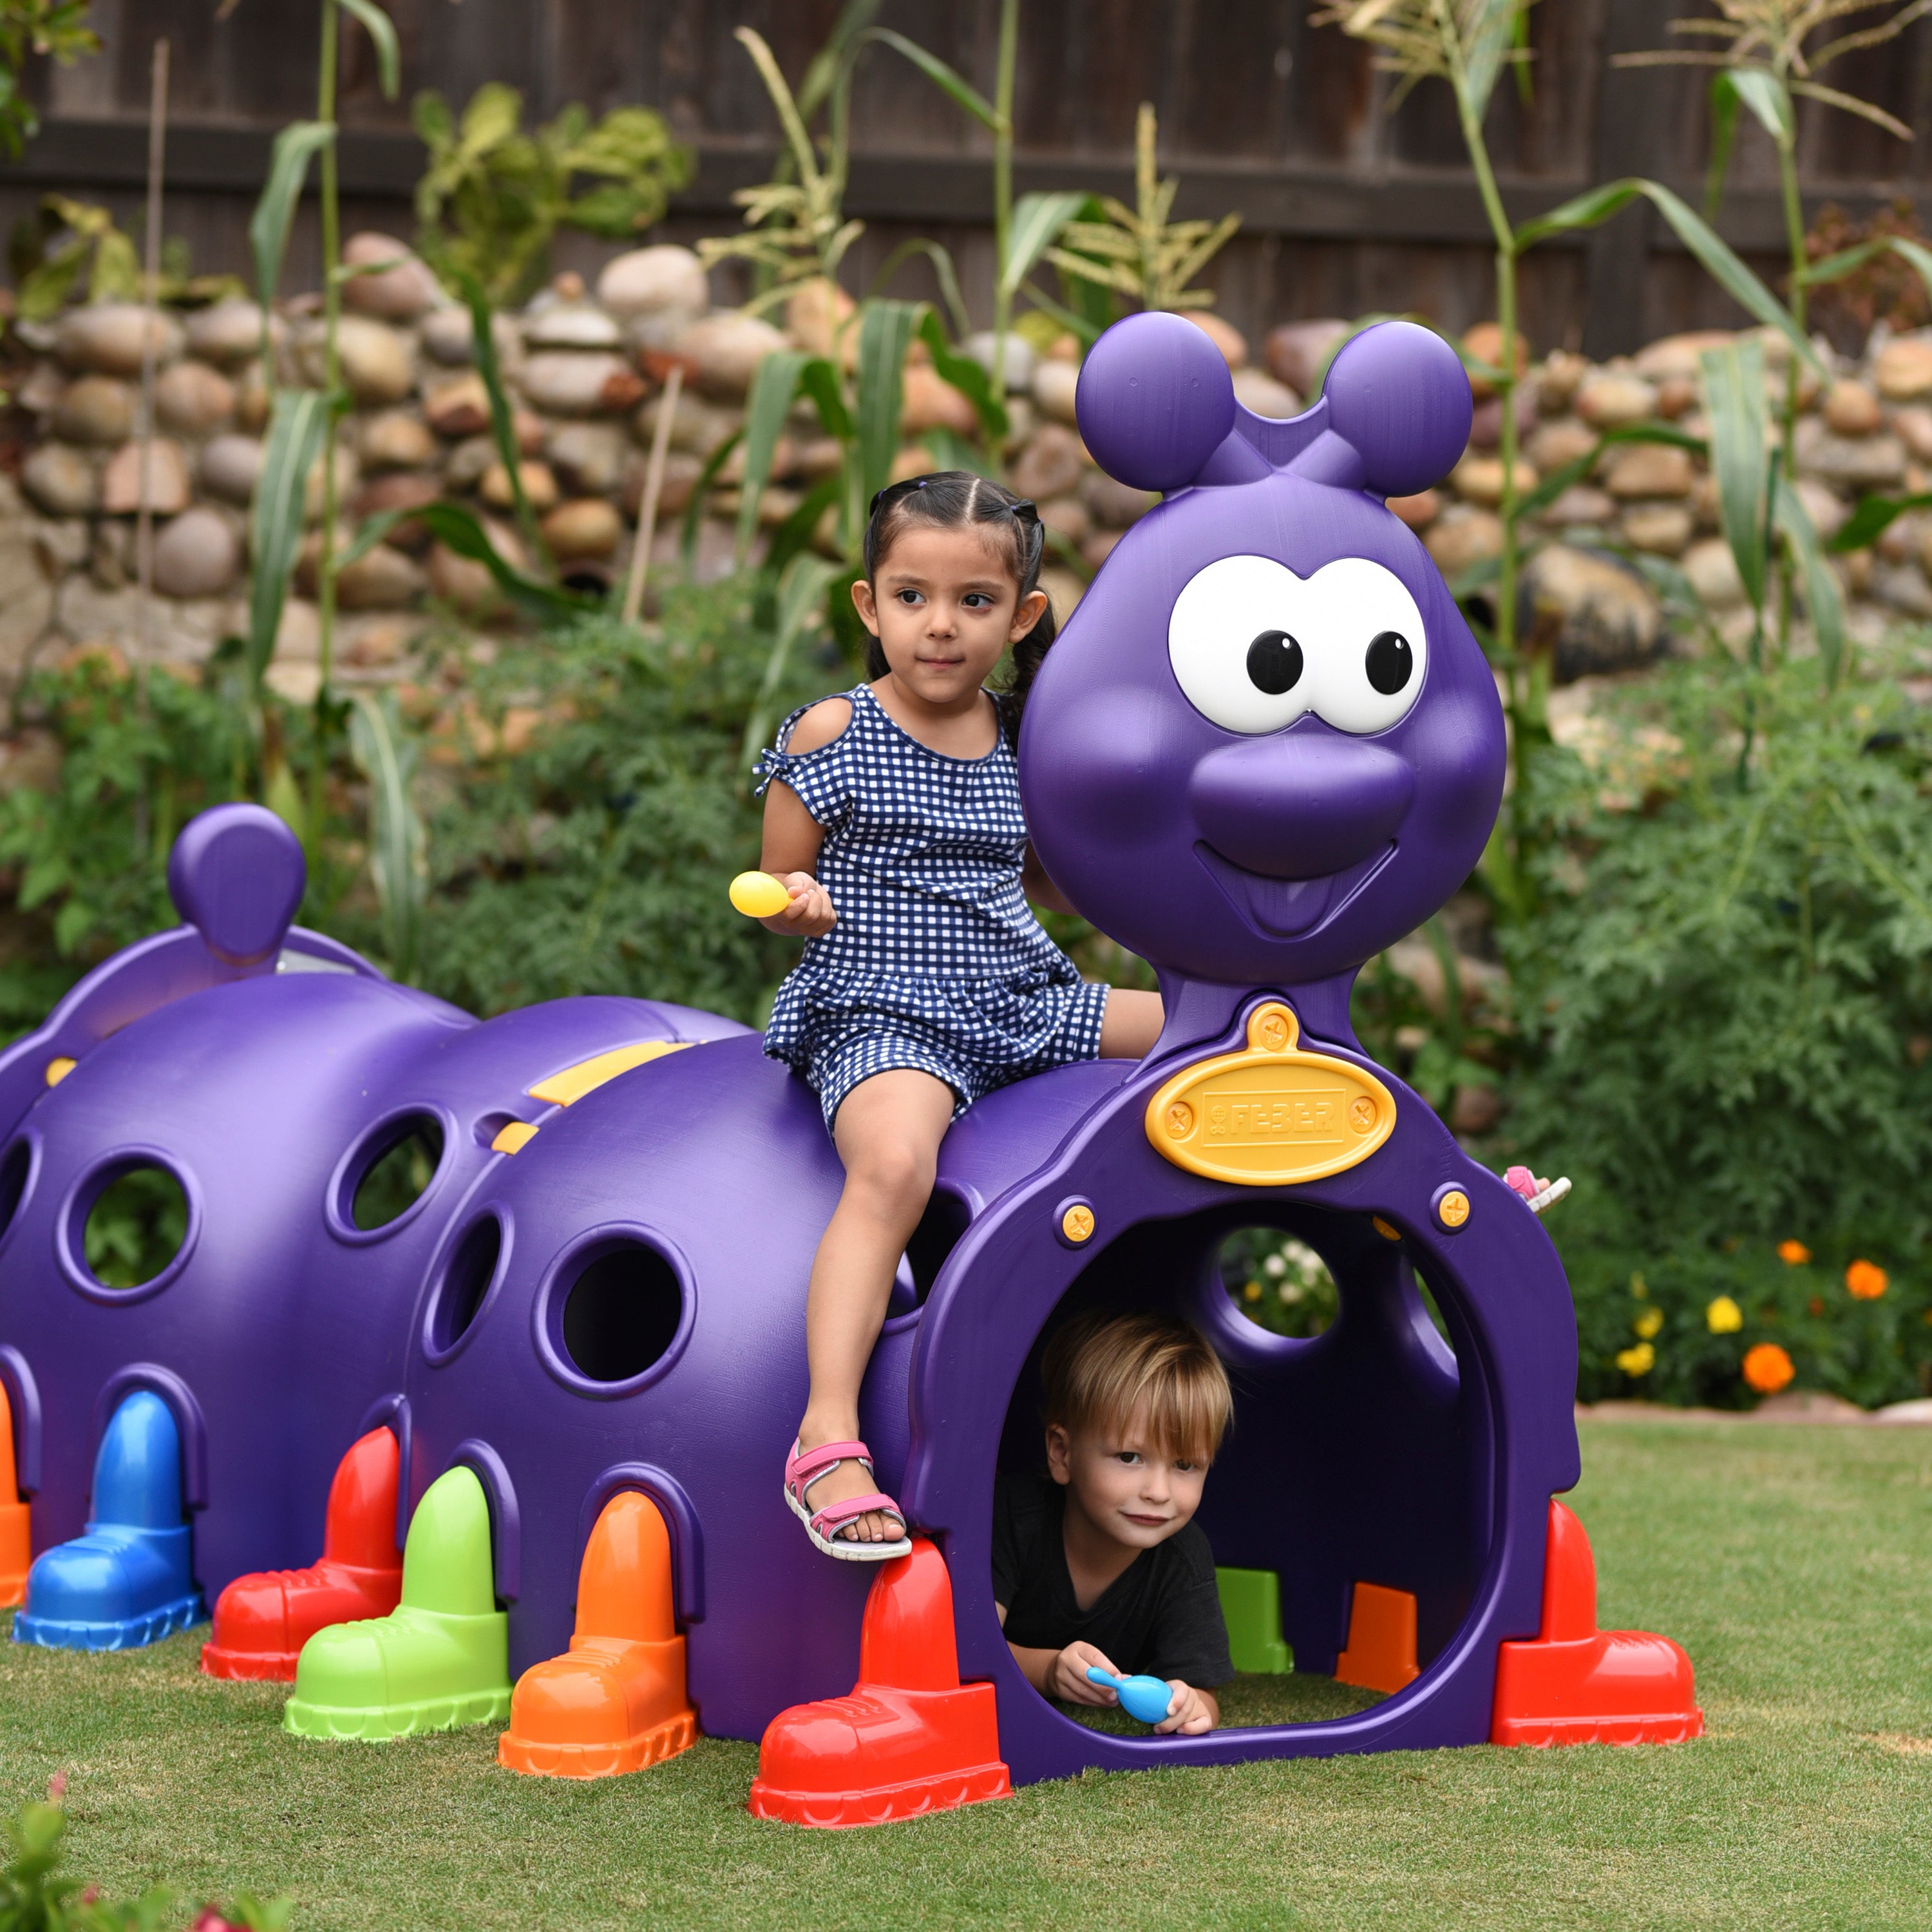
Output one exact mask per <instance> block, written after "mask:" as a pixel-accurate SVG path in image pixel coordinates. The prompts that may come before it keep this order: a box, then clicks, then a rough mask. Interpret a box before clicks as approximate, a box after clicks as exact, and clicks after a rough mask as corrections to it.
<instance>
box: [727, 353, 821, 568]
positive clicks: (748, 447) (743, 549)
mask: <svg viewBox="0 0 1932 1932" xmlns="http://www.w3.org/2000/svg"><path fill="white" fill-rule="evenodd" d="M810 361H811V356H808V354H806V353H805V351H804V350H802V349H780V350H774V351H773V352H772V353H771V354H770V355H769V356H766V358H765V359H764V360H763V362H760V364H759V365H758V368H757V374H755V375H754V376H753V377H752V378H751V394H750V395H748V397H747V398H745V480H744V482H743V484H742V486H741V487H740V488H739V493H738V535H737V542H736V549H737V556H738V561H739V564H741V565H742V563H743V562H744V561H745V556H746V555H747V553H748V552H749V551H750V550H751V539H752V538H753V537H754V536H756V535H757V531H758V499H759V498H760V496H763V494H764V490H765V485H766V484H767V483H768V482H769V481H770V480H771V474H772V455H773V453H774V452H775V451H776V449H777V448H778V438H779V437H780V436H781V434H783V433H784V423H785V417H786V415H787V413H788V412H789V411H790V408H791V403H792V398H793V396H795V395H797V393H798V379H799V372H800V371H802V369H803V368H804V367H805V365H806V363H808V362H810Z"/></svg>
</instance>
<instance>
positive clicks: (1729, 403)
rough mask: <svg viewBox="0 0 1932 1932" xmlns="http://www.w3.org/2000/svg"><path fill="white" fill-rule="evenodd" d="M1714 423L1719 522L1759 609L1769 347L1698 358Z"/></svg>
mask: <svg viewBox="0 0 1932 1932" xmlns="http://www.w3.org/2000/svg"><path fill="white" fill-rule="evenodd" d="M1698 360H1699V361H1700V363H1701V364H1702V365H1703V371H1704V396H1705V402H1706V408H1707V410H1708V411H1709V416H1710V423H1711V469H1712V475H1714V476H1715V478H1716V481H1717V485H1718V520H1719V521H1720V522H1721V523H1722V524H1723V526H1724V541H1726V542H1727V544H1730V548H1731V555H1732V556H1733V558H1734V559H1736V563H1737V566H1738V575H1739V577H1740V578H1741V579H1742V581H1743V583H1744V586H1745V596H1746V597H1748V598H1749V599H1750V600H1751V608H1752V609H1753V610H1758V609H1760V608H1761V607H1763V603H1764V586H1765V573H1766V569H1767V568H1768V565H1769V558H1768V556H1767V555H1766V541H1765V521H1766V519H1765V508H1766V494H1765V493H1766V488H1767V487H1768V483H1769V477H1768V474H1767V470H1766V454H1765V452H1766V443H1767V442H1768V441H1769V421H1768V419H1767V416H1766V409H1765V400H1764V345H1763V344H1762V343H1760V342H1757V341H1754V340H1751V338H1744V339H1742V340H1739V341H1733V342H1728V343H1727V344H1725V345H1724V347H1723V348H1721V349H1707V350H1705V352H1704V353H1703V355H1702V356H1700V358H1699V359H1698Z"/></svg>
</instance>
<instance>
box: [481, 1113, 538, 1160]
mask: <svg viewBox="0 0 1932 1932" xmlns="http://www.w3.org/2000/svg"><path fill="white" fill-rule="evenodd" d="M536 1137H537V1130H536V1129H535V1128H534V1127H532V1126H531V1125H530V1124H529V1121H508V1122H507V1123H506V1124H505V1125H504V1127H502V1129H501V1130H499V1133H497V1136H496V1139H494V1140H493V1141H492V1142H490V1152H491V1153H492V1154H514V1153H515V1152H516V1151H517V1148H521V1147H528V1146H529V1144H530V1142H532V1141H533V1140H535V1139H536Z"/></svg>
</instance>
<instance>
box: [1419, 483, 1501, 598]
mask: <svg viewBox="0 0 1932 1932" xmlns="http://www.w3.org/2000/svg"><path fill="white" fill-rule="evenodd" d="M1422 541H1423V544H1424V547H1426V548H1427V550H1428V552H1429V554H1430V556H1432V557H1433V558H1434V559H1436V568H1437V569H1438V570H1439V571H1442V574H1443V575H1444V576H1445V577H1447V578H1448V579H1449V580H1450V581H1451V583H1454V581H1455V580H1456V579H1457V577H1460V575H1461V574H1463V571H1466V570H1468V569H1469V568H1472V566H1473V565H1476V564H1479V563H1487V562H1489V561H1490V559H1491V558H1492V557H1498V556H1502V553H1503V526H1502V518H1501V517H1498V516H1496V514H1494V513H1493V511H1488V510H1479V509H1478V508H1476V506H1475V505H1474V504H1473V503H1452V504H1451V505H1450V506H1449V508H1448V509H1446V510H1445V511H1443V512H1442V515H1441V516H1439V517H1437V518H1436V520H1435V522H1434V523H1431V524H1430V526H1429V529H1428V532H1427V535H1424V538H1423V539H1422Z"/></svg>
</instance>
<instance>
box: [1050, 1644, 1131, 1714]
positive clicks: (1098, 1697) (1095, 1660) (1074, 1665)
mask: <svg viewBox="0 0 1932 1932" xmlns="http://www.w3.org/2000/svg"><path fill="white" fill-rule="evenodd" d="M1090 1664H1091V1665H1093V1666H1094V1667H1096V1668H1097V1669H1099V1670H1104V1671H1105V1672H1106V1673H1107V1675H1108V1676H1109V1677H1118V1676H1120V1675H1121V1673H1120V1672H1118V1670H1115V1668H1114V1667H1113V1664H1112V1661H1111V1660H1110V1659H1109V1658H1108V1656H1107V1655H1106V1652H1104V1651H1100V1650H1097V1649H1095V1648H1094V1646H1093V1645H1091V1643H1070V1644H1069V1645H1068V1646H1067V1648H1066V1649H1064V1650H1063V1651H1062V1652H1061V1653H1060V1655H1058V1657H1056V1658H1055V1659H1054V1660H1053V1667H1052V1670H1049V1672H1048V1673H1047V1681H1046V1683H1045V1684H1043V1685H1041V1686H1040V1688H1041V1689H1042V1690H1043V1691H1045V1692H1046V1694H1047V1695H1048V1696H1049V1697H1058V1698H1059V1699H1060V1700H1061V1701H1062V1702H1063V1703H1068V1704H1118V1703H1119V1702H1120V1701H1121V1700H1120V1698H1119V1697H1118V1695H1117V1694H1115V1692H1114V1691H1111V1690H1109V1688H1107V1686H1106V1685H1104V1684H1096V1683H1094V1682H1092V1681H1091V1679H1089V1678H1088V1675H1087V1669H1088V1665H1090Z"/></svg>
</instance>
